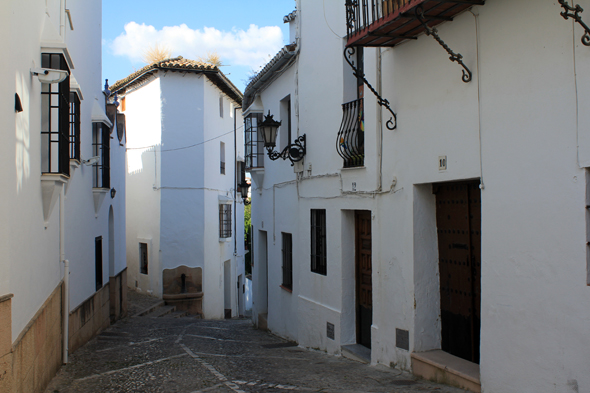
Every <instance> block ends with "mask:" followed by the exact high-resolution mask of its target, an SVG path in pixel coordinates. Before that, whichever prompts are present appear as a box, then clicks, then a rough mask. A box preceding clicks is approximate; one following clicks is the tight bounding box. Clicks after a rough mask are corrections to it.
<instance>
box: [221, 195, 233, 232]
mask: <svg viewBox="0 0 590 393" xmlns="http://www.w3.org/2000/svg"><path fill="white" fill-rule="evenodd" d="M219 237H221V238H226V237H231V205H230V204H229V203H224V204H221V205H219Z"/></svg>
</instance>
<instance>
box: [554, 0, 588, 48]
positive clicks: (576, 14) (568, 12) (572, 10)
mask: <svg viewBox="0 0 590 393" xmlns="http://www.w3.org/2000/svg"><path fill="white" fill-rule="evenodd" d="M558 2H559V4H561V6H562V7H563V9H564V10H565V11H563V12H562V13H561V16H563V19H565V20H568V18H572V19H573V20H575V21H576V22H578V23H579V24H580V26H582V27H583V28H584V30H585V32H584V35H583V36H582V44H584V45H585V46H590V27H588V25H587V24H586V23H584V21H583V20H582V17H581V16H580V13H582V12H584V9H583V8H582V7H580V5H579V4H576V6H575V7H572V6H571V5H569V3H568V2H567V1H565V0H558Z"/></svg>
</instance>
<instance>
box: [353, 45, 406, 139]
mask: <svg viewBox="0 0 590 393" xmlns="http://www.w3.org/2000/svg"><path fill="white" fill-rule="evenodd" d="M347 52H348V56H347ZM355 53H356V49H354V47H348V48H344V60H346V62H347V63H348V65H349V66H350V67H351V68H352V74H353V75H354V76H355V77H357V78H361V79H362V80H363V82H364V83H365V85H367V87H368V88H369V90H371V92H372V93H373V94H375V97H377V103H378V104H379V105H381V106H382V107H385V109H387V110H388V111H389V113H391V117H390V118H389V120H388V121H387V123H385V126H386V127H387V129H388V130H392V131H393V130H395V129H396V128H397V115H396V114H395V112H394V111H393V110H392V109H391V106H390V105H389V101H388V100H386V99H385V98H383V97H381V96H380V95H379V93H377V90H375V89H374V88H373V86H371V84H370V83H369V81H368V80H367V78H365V74H363V73H361V72H359V70H358V69H357V68H356V67H355V66H354V64H353V63H352V62H351V61H350V59H349V58H348V57H349V56H353V55H354V54H355Z"/></svg>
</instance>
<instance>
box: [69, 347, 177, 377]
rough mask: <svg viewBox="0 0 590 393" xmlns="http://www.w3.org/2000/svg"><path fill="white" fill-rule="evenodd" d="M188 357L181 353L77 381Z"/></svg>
mask: <svg viewBox="0 0 590 393" xmlns="http://www.w3.org/2000/svg"><path fill="white" fill-rule="evenodd" d="M186 355H187V354H186V353H181V354H180V355H174V356H170V357H167V358H164V359H158V360H152V361H151V362H146V363H142V364H136V365H135V366H131V367H125V368H120V369H117V370H111V371H106V372H104V373H100V374H94V375H89V376H87V377H84V378H80V379H77V380H76V381H86V380H88V379H93V378H98V377H102V376H105V375H111V374H116V373H120V372H123V371H127V370H133V369H134V368H139V367H144V366H149V365H150V364H156V363H160V362H165V361H167V360H171V359H176V358H181V357H183V356H186Z"/></svg>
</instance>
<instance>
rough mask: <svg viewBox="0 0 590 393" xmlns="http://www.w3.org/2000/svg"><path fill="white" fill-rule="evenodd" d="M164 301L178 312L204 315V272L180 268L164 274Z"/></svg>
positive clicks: (195, 268) (197, 268)
mask: <svg viewBox="0 0 590 393" xmlns="http://www.w3.org/2000/svg"><path fill="white" fill-rule="evenodd" d="M162 283H163V296H162V297H163V299H164V301H165V302H166V304H169V305H171V306H176V309H177V310H182V311H188V312H189V313H191V314H198V315H202V314H203V270H202V269H201V268H200V267H188V266H179V267H177V268H175V269H164V272H163V273H162Z"/></svg>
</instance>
